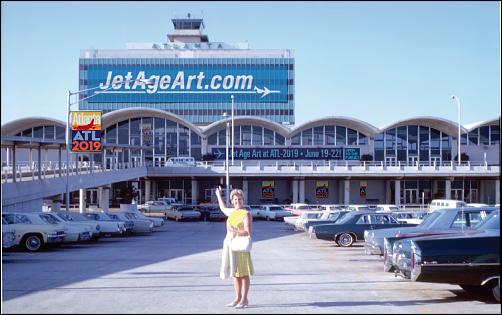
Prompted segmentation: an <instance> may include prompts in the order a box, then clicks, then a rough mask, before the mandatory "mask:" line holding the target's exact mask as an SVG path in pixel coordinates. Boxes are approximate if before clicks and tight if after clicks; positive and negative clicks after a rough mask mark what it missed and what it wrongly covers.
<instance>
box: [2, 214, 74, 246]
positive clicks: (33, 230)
mask: <svg viewBox="0 0 502 315" xmlns="http://www.w3.org/2000/svg"><path fill="white" fill-rule="evenodd" d="M30 217H31V215H30V214H27V213H2V218H3V219H4V220H5V221H6V222H7V224H8V225H10V226H11V227H13V228H14V230H15V231H16V234H15V235H16V245H20V246H22V247H24V248H25V249H26V250H28V251H30V252H36V251H39V250H41V249H42V248H44V246H45V245H47V244H58V243H62V242H63V240H64V237H65V231H64V229H65V228H64V226H62V225H59V224H56V225H54V224H47V223H43V224H38V223H35V222H34V220H33V219H31V218H30Z"/></svg>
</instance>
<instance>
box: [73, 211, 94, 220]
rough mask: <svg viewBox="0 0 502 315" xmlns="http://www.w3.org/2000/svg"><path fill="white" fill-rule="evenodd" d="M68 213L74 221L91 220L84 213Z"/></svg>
mask: <svg viewBox="0 0 502 315" xmlns="http://www.w3.org/2000/svg"><path fill="white" fill-rule="evenodd" d="M68 215H69V216H70V217H71V218H72V219H73V221H89V220H90V219H89V218H88V217H86V216H85V215H83V214H80V213H75V212H70V213H68Z"/></svg>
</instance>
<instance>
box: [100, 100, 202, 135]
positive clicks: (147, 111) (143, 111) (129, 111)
mask: <svg viewBox="0 0 502 315" xmlns="http://www.w3.org/2000/svg"><path fill="white" fill-rule="evenodd" d="M140 117H156V118H163V119H168V120H170V121H174V122H177V123H179V124H181V125H184V126H186V127H188V128H189V129H190V130H191V131H193V132H195V133H196V134H197V135H199V136H200V137H202V136H203V134H202V130H201V129H200V128H199V127H197V126H196V125H194V124H192V123H191V122H189V121H187V120H185V119H183V118H181V117H180V116H178V115H176V114H173V113H171V112H166V111H164V110H160V109H154V108H143V107H133V108H124V109H119V110H114V111H112V112H109V113H106V114H104V115H103V127H102V128H103V129H105V128H107V127H109V126H110V125H112V124H115V123H118V122H121V121H124V120H126V119H130V118H140Z"/></svg>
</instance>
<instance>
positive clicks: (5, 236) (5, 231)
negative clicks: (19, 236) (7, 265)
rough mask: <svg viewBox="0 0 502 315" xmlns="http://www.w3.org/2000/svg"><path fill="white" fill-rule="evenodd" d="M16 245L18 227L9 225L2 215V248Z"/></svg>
mask: <svg viewBox="0 0 502 315" xmlns="http://www.w3.org/2000/svg"><path fill="white" fill-rule="evenodd" d="M14 245H16V229H14V228H13V227H12V226H9V225H8V223H7V221H5V219H4V218H3V217H2V248H3V249H7V248H11V247H12V246H14Z"/></svg>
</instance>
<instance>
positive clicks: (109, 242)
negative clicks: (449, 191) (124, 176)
mask: <svg viewBox="0 0 502 315" xmlns="http://www.w3.org/2000/svg"><path fill="white" fill-rule="evenodd" d="M224 236H225V225H224V222H173V221H168V222H167V224H166V225H164V226H163V227H160V228H156V231H155V232H153V233H150V234H145V235H134V236H128V237H123V238H102V239H100V240H99V241H98V242H96V243H92V242H90V243H85V244H76V245H64V246H61V247H59V248H53V249H49V250H45V251H43V252H39V253H27V252H23V251H20V250H9V251H4V252H3V256H2V262H3V264H2V313H5V314H13V313H44V314H45V313H288V314H291V313H396V314H397V313H421V314H422V313H470V314H480V313H497V314H500V313H501V308H500V304H498V303H496V302H495V300H493V299H492V298H491V297H490V296H484V295H473V294H470V293H466V292H464V291H463V290H462V289H460V287H458V286H456V285H447V284H429V283H416V282H410V281H409V280H405V279H402V278H395V277H394V275H393V274H391V273H386V272H384V271H383V263H382V261H381V260H380V259H379V258H378V257H375V256H368V255H366V254H364V249H363V247H362V244H357V246H355V247H351V248H339V247H335V246H333V244H332V243H331V242H327V241H322V240H316V239H309V238H308V236H307V235H306V234H305V233H300V232H294V231H292V230H289V229H287V228H286V225H285V224H284V223H283V222H266V221H256V222H254V231H253V238H254V244H253V251H252V259H253V264H254V268H255V272H256V273H255V275H254V276H252V278H251V288H250V293H249V303H250V305H249V307H248V308H246V309H240V310H239V309H234V308H229V307H225V306H224V305H225V304H226V303H228V302H230V301H232V299H233V286H232V280H231V279H225V280H222V279H220V278H219V269H220V261H221V245H222V240H223V238H224Z"/></svg>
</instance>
